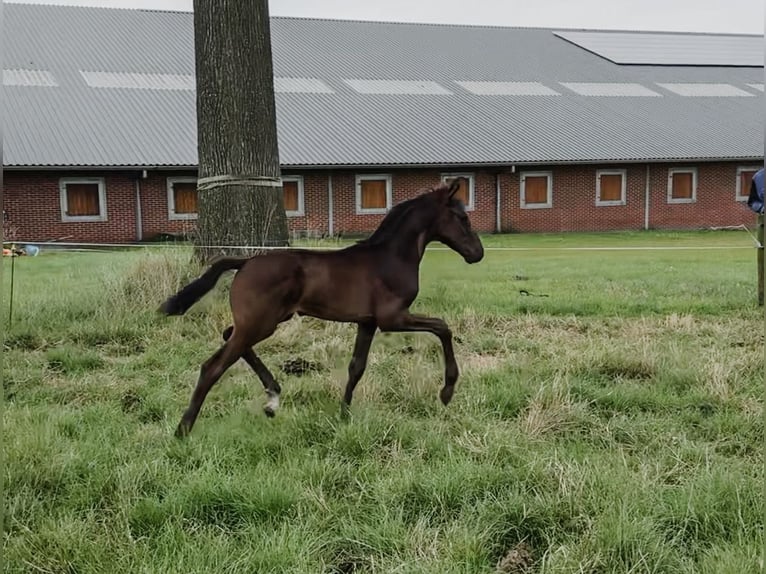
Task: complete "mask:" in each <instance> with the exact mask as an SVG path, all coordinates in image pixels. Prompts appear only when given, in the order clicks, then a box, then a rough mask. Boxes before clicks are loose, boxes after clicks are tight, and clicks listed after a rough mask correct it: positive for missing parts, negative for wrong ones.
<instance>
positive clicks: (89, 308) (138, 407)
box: [2, 231, 764, 574]
mask: <svg viewBox="0 0 766 574" xmlns="http://www.w3.org/2000/svg"><path fill="white" fill-rule="evenodd" d="M485 245H487V246H495V247H513V248H523V249H520V250H501V251H487V254H486V258H485V260H484V261H482V262H481V263H480V264H478V265H474V266H468V265H466V264H464V263H463V262H462V260H461V259H460V257H459V256H457V255H456V254H454V253H451V252H447V251H439V250H434V251H429V252H428V253H427V255H426V258H425V260H424V262H423V266H422V271H421V279H422V281H421V283H422V290H421V295H420V297H419V298H418V300H417V301H416V303H415V305H414V306H413V310H415V311H417V312H421V313H428V314H433V315H438V316H442V317H444V318H445V319H446V320H447V321H448V322H449V324H450V325H451V327H452V330H453V333H454V335H455V337H456V353H457V359H458V363H459V365H460V368H461V378H460V380H459V382H458V388H457V392H456V395H455V398H454V399H453V402H452V403H451V404H450V405H449V407H447V408H444V407H443V406H442V405H441V404H440V403H439V400H438V391H439V388H440V385H441V373H442V358H441V350H440V346H439V345H438V342H437V340H436V339H435V338H434V337H431V336H429V335H426V334H387V335H381V334H378V336H377V337H376V339H375V342H374V343H373V347H372V352H371V356H370V364H369V367H368V370H367V372H366V374H365V376H364V378H363V379H362V381H361V383H360V384H359V386H358V387H357V391H356V393H355V399H354V404H353V406H352V417H351V419H350V420H348V421H344V420H342V419H341V418H340V416H339V410H340V409H339V401H340V397H341V392H342V387H343V384H344V382H345V371H346V368H347V363H348V360H349V358H350V354H351V349H352V346H353V339H354V332H355V331H354V328H353V327H352V326H350V325H343V324H333V323H325V322H321V321H317V320H313V319H310V318H302V319H295V320H293V321H291V322H289V323H287V324H284V325H283V326H282V327H280V329H279V330H278V331H277V333H276V334H275V335H274V337H272V338H271V339H269V340H267V341H265V342H263V343H262V344H260V345H259V346H258V347H257V350H258V351H259V354H260V356H261V357H262V358H263V360H264V361H265V362H266V364H267V365H268V366H269V367H270V368H271V369H272V371H273V372H274V373H275V375H276V376H277V379H278V380H279V381H280V384H281V385H282V388H283V395H282V407H281V409H280V410H279V411H278V414H277V417H276V418H275V419H267V418H266V417H265V416H264V415H263V413H262V410H261V409H262V405H263V404H264V402H265V396H264V391H263V389H262V386H261V384H260V382H258V380H257V379H256V378H255V376H254V375H253V374H252V373H251V372H250V371H249V370H248V369H247V367H246V366H245V365H244V363H242V362H240V363H238V364H237V365H235V366H234V367H233V368H232V369H231V370H230V371H229V372H228V373H227V375H226V376H225V377H224V378H223V379H222V381H221V382H220V383H219V384H218V385H217V386H216V387H215V388H214V389H213V391H212V392H211V393H210V395H209V396H208V399H207V401H206V402H205V405H204V407H203V409H202V412H201V414H200V417H199V419H198V420H197V424H196V426H195V427H194V430H193V433H192V435H191V436H190V437H188V439H187V440H185V441H178V440H176V439H175V438H174V437H173V436H172V434H173V431H174V430H175V426H176V424H177V422H178V419H179V417H180V415H181V412H182V411H183V409H184V408H185V407H186V405H187V404H188V400H189V396H190V393H191V389H192V388H193V385H194V383H195V381H196V377H197V374H198V372H199V366H200V364H201V363H202V362H203V361H204V360H205V359H207V358H208V356H210V354H212V352H213V351H214V350H215V349H216V348H217V347H218V346H219V344H220V337H221V331H222V330H223V328H224V327H226V326H227V325H228V324H229V315H228V307H227V303H226V301H227V300H226V286H227V283H228V281H230V278H228V279H225V280H222V282H221V285H220V286H219V287H218V288H217V289H216V290H215V291H214V292H213V293H211V294H210V295H209V296H207V297H206V298H205V299H203V300H202V301H201V302H200V303H199V304H198V305H197V306H195V307H194V308H193V309H192V310H191V311H190V312H189V313H188V314H187V315H186V316H184V317H180V318H178V317H174V318H167V317H161V316H159V315H158V314H157V313H156V312H155V311H156V308H157V306H158V304H159V303H160V302H161V301H162V300H163V299H164V298H165V297H166V296H167V295H168V294H170V293H171V292H172V291H173V290H174V289H175V288H176V287H177V286H178V285H179V284H180V283H181V282H184V281H186V280H187V279H189V278H191V277H192V276H193V275H195V274H196V272H197V269H194V268H192V267H190V266H189V265H188V256H189V253H188V251H187V250H186V249H185V248H183V247H179V248H166V247H155V248H151V249H148V250H136V251H130V252H115V253H73V254H61V253H50V252H48V253H43V254H42V255H40V256H38V257H34V258H32V257H28V258H18V259H17V260H16V261H15V263H14V265H15V270H14V275H15V285H14V316H13V325H12V326H11V328H10V329H9V330H8V331H7V332H6V336H5V345H6V347H5V351H4V361H3V362H4V365H3V389H4V395H5V404H4V413H3V424H4V428H5V433H4V441H3V449H4V457H5V468H4V470H5V477H4V479H5V484H6V491H5V494H6V496H5V525H4V526H5V535H4V558H5V571H6V572H14V573H15V572H77V573H91V572H92V573H96V572H98V573H103V572H152V573H154V572H158V573H159V572H162V573H175V572H179V573H180V572H184V573H188V572H247V573H250V572H269V573H271V572H275V573H276V572H291V573H318V574H319V573H330V572H334V573H344V574H348V573H352V572H353V573H357V574H361V573H369V572H376V573H381V572H383V573H426V574H427V573H453V572H454V573H493V572H511V573H514V574H528V573H546V574H547V573H557V574H558V573H562V574H564V573H566V574H569V573H579V572H583V573H585V572H587V573H614V574H618V573H619V574H625V573H668V574H670V573H673V574H677V573H689V574H691V573H705V574H707V573H709V574H721V573H723V574H728V573H731V574H735V573H736V574H740V573H750V572H757V571H759V569H760V567H761V564H762V554H761V541H762V527H763V519H762V494H763V488H762V486H761V485H762V483H763V481H764V473H763V470H764V469H763V456H762V443H763V400H762V399H763V397H762V388H763V375H762V373H763V350H762V349H763V309H762V308H759V307H758V306H757V304H756V303H757V298H756V266H755V250H754V249H752V240H751V239H750V237H749V236H748V235H747V234H746V233H744V232H740V231H736V232H735V231H726V232H690V233H662V232H653V233H625V234H616V233H615V234H587V235H586V234H583V235H578V234H569V235H540V236H531V235H511V236H490V237H487V238H485ZM657 246H684V247H693V248H694V249H689V250H643V251H642V250H624V251H616V250H615V251H612V250H603V251H598V250H582V251H576V250H560V249H556V248H559V247H567V248H568V247H657ZM706 247H720V248H721V249H713V250H711V249H704V248H706ZM748 247H750V248H748ZM697 248H700V249H697ZM3 264H4V273H3V281H4V283H5V285H4V288H5V292H4V294H5V298H4V305H5V307H4V308H3V310H2V312H3V313H4V314H6V317H7V311H8V308H7V294H8V287H9V279H10V273H9V260H7V259H6V260H4V261H3ZM524 293H526V294H524ZM299 357H300V358H303V359H306V360H308V361H312V362H314V363H316V364H317V365H319V367H320V368H319V369H317V370H315V371H310V372H308V373H306V374H304V375H303V376H299V375H287V374H285V373H284V372H283V371H282V370H281V368H280V367H281V366H282V365H284V363H285V362H287V361H289V360H291V359H296V358H299Z"/></svg>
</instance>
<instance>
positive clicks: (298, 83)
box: [274, 78, 334, 94]
mask: <svg viewBox="0 0 766 574" xmlns="http://www.w3.org/2000/svg"><path fill="white" fill-rule="evenodd" d="M274 91H275V92H282V93H290V94H332V93H334V92H333V90H332V88H330V87H329V86H328V85H327V84H325V83H324V82H323V81H322V80H320V79H318V78H274Z"/></svg>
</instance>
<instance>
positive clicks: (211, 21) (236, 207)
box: [194, 0, 288, 259]
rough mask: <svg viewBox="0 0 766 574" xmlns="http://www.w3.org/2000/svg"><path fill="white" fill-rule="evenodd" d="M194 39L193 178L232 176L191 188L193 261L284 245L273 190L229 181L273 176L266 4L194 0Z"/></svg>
mask: <svg viewBox="0 0 766 574" xmlns="http://www.w3.org/2000/svg"><path fill="white" fill-rule="evenodd" d="M194 41H195V65H196V78H197V79H196V82H197V150H198V163H199V172H198V177H199V178H200V180H202V179H203V178H208V177H219V176H229V177H233V178H235V181H233V182H232V183H228V182H226V183H222V184H220V183H216V184H213V187H210V188H207V187H208V186H206V185H205V183H204V181H201V182H200V184H199V188H198V192H197V213H198V219H197V232H196V234H195V245H196V253H197V256H198V257H200V258H203V259H209V258H210V257H212V256H214V255H218V254H227V255H243V254H247V253H248V252H249V253H253V252H256V251H258V249H257V247H258V246H280V245H286V244H287V241H288V234H287V218H286V216H285V209H284V200H283V195H282V193H283V192H282V188H281V186H280V187H268V186H264V185H253V184H243V183H237V182H236V180H237V179H239V180H240V181H241V179H242V177H266V178H279V177H280V166H279V149H278V146H277V125H276V106H275V102H274V78H273V65H272V54H271V27H270V22H269V6H268V0H194ZM207 246H224V247H220V248H211V247H207ZM228 246H249V247H252V249H251V250H249V251H245V250H241V249H228V248H227V247H228Z"/></svg>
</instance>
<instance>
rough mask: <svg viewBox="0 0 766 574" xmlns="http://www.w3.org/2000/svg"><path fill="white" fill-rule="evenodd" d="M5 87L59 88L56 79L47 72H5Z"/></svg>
mask: <svg viewBox="0 0 766 574" xmlns="http://www.w3.org/2000/svg"><path fill="white" fill-rule="evenodd" d="M3 85H4V86H40V87H54V86H58V83H57V82H56V78H54V77H53V74H51V73H50V72H49V71H47V70H18V69H16V70H3Z"/></svg>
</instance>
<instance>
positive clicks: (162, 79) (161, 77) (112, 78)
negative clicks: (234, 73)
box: [80, 70, 196, 90]
mask: <svg viewBox="0 0 766 574" xmlns="http://www.w3.org/2000/svg"><path fill="white" fill-rule="evenodd" d="M80 75H81V76H82V77H83V79H84V80H85V83H86V84H88V85H89V86H90V87H91V88H126V89H138V90H195V89H196V83H195V79H194V76H193V75H187V74H144V73H135V72H86V71H83V70H80Z"/></svg>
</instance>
